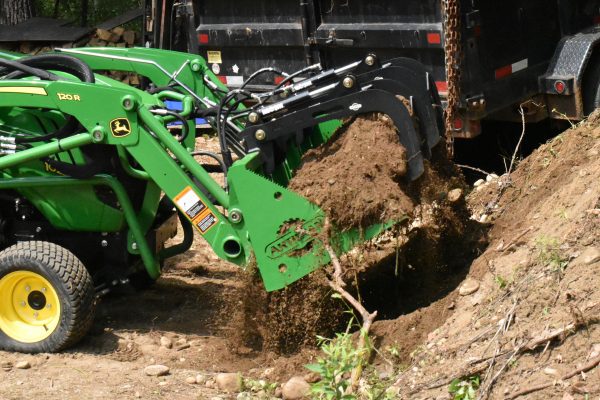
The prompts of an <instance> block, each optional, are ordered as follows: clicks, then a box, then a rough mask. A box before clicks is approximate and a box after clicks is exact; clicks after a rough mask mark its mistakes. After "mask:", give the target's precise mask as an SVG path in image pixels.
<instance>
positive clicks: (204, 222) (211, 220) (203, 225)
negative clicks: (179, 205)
mask: <svg viewBox="0 0 600 400" xmlns="http://www.w3.org/2000/svg"><path fill="white" fill-rule="evenodd" d="M216 223H217V218H216V217H215V215H214V214H213V213H211V212H209V213H208V214H206V215H205V216H204V217H202V218H199V220H198V221H197V222H196V226H197V227H198V229H200V232H202V233H203V234H204V233H206V231H208V230H209V229H210V228H212V227H213V226H214V225H215V224H216Z"/></svg>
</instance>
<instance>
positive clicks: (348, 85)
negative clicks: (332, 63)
mask: <svg viewBox="0 0 600 400" xmlns="http://www.w3.org/2000/svg"><path fill="white" fill-rule="evenodd" d="M342 85H344V87H345V88H346V89H350V88H352V86H354V79H353V78H352V77H351V76H347V77H345V78H344V80H343V81H342Z"/></svg>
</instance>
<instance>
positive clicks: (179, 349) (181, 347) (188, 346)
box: [175, 343, 191, 362]
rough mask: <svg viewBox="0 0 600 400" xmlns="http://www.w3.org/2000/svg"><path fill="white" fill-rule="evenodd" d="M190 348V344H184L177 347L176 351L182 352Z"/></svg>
mask: <svg viewBox="0 0 600 400" xmlns="http://www.w3.org/2000/svg"><path fill="white" fill-rule="evenodd" d="M190 347H191V345H190V344H189V343H182V344H178V345H177V347H175V350H177V351H181V350H185V349H189V348H190ZM183 361H185V360H183ZM183 361H182V362H183Z"/></svg>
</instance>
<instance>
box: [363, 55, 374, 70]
mask: <svg viewBox="0 0 600 400" xmlns="http://www.w3.org/2000/svg"><path fill="white" fill-rule="evenodd" d="M365 64H367V65H368V66H369V67H372V66H373V65H374V64H375V57H373V56H372V55H368V56H367V57H366V58H365Z"/></svg>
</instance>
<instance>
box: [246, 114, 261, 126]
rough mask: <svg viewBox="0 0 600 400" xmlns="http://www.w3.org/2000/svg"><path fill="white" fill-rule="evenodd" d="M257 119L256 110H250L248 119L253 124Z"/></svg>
mask: <svg viewBox="0 0 600 400" xmlns="http://www.w3.org/2000/svg"><path fill="white" fill-rule="evenodd" d="M258 119H259V115H258V113H257V112H251V113H250V114H248V121H250V122H252V123H253V124H255V123H257V122H258Z"/></svg>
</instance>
